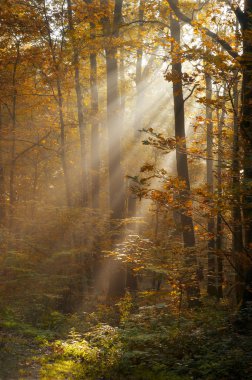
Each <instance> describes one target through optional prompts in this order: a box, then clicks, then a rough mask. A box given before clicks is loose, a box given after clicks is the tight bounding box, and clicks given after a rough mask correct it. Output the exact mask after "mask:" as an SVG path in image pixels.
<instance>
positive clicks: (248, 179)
mask: <svg viewBox="0 0 252 380" xmlns="http://www.w3.org/2000/svg"><path fill="white" fill-rule="evenodd" d="M244 14H245V18H244V23H243V28H242V29H243V30H242V32H243V57H242V58H243V59H242V67H243V84H242V120H241V131H242V133H243V139H244V157H245V159H244V188H245V196H244V202H243V203H244V207H243V214H244V218H245V226H246V227H245V249H246V251H247V253H248V255H249V258H248V262H247V265H246V268H245V273H244V277H245V279H246V280H245V289H244V292H243V300H242V307H247V306H248V302H251V301H252V117H251V104H252V40H251V33H252V0H245V1H244Z"/></svg>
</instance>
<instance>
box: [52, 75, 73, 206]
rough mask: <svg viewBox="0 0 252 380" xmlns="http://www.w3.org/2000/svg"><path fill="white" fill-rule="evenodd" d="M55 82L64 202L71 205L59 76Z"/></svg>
mask: <svg viewBox="0 0 252 380" xmlns="http://www.w3.org/2000/svg"><path fill="white" fill-rule="evenodd" d="M56 82H57V98H58V112H59V125H60V148H61V149H60V159H61V164H62V169H63V173H64V181H65V192H66V202H67V206H68V207H71V205H72V200H71V186H70V183H71V182H70V176H69V170H68V165H67V159H66V137H65V121H64V113H63V96H62V90H61V83H60V79H59V77H57V79H56Z"/></svg>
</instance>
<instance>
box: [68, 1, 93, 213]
mask: <svg viewBox="0 0 252 380" xmlns="http://www.w3.org/2000/svg"><path fill="white" fill-rule="evenodd" d="M67 11H68V25H69V31H70V33H71V42H72V50H73V66H74V81H75V92H76V98H77V111H78V124H79V134H80V153H81V186H80V188H81V205H82V206H84V207H85V206H87V203H88V197H87V194H88V192H87V163H86V144H85V131H86V123H85V119H84V110H83V96H82V89H81V82H80V68H79V61H80V59H79V50H78V46H77V43H76V38H75V34H74V33H75V27H74V21H73V11H72V1H71V0H67Z"/></svg>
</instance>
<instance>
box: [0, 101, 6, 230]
mask: <svg viewBox="0 0 252 380" xmlns="http://www.w3.org/2000/svg"><path fill="white" fill-rule="evenodd" d="M2 129H3V119H2V104H1V103H0V225H4V224H5V195H4V192H5V185H4V163H3V153H2V142H1V137H2V133H3V130H2Z"/></svg>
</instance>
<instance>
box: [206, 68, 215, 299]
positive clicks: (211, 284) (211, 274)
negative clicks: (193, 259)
mask: <svg viewBox="0 0 252 380" xmlns="http://www.w3.org/2000/svg"><path fill="white" fill-rule="evenodd" d="M205 82H206V125H207V137H206V139H207V185H208V191H209V193H210V196H211V197H212V196H213V190H214V185H213V121H212V119H213V112H212V108H211V104H210V102H211V100H212V78H211V76H210V74H208V73H207V72H205ZM211 204H212V202H211ZM214 228H215V223H214V217H213V216H209V218H208V225H207V231H208V234H209V235H210V236H209V240H208V254H207V261H208V268H207V270H208V273H207V294H208V295H209V296H217V289H216V255H215V239H214V233H215V230H214Z"/></svg>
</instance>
